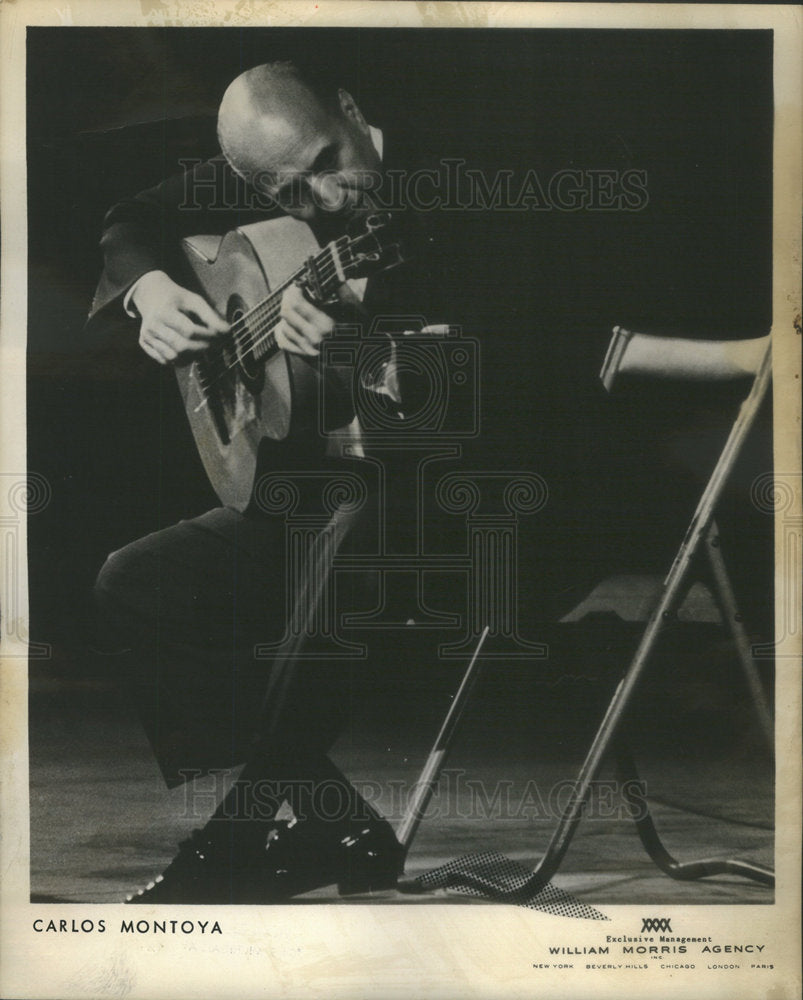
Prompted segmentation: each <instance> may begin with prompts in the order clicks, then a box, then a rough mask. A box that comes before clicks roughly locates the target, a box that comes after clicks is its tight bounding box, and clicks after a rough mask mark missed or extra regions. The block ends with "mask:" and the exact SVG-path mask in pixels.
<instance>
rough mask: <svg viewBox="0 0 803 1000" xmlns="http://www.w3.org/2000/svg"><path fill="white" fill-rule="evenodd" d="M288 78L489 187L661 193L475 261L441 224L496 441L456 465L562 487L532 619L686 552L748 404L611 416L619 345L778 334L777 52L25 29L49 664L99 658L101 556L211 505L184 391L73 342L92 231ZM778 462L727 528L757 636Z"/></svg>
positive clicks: (124, 349) (554, 216)
mask: <svg viewBox="0 0 803 1000" xmlns="http://www.w3.org/2000/svg"><path fill="white" fill-rule="evenodd" d="M294 57H298V58H303V59H306V60H311V61H313V62H316V61H317V62H325V63H326V64H327V66H328V68H329V69H330V70H331V72H332V74H333V75H334V76H337V77H339V78H340V79H341V80H342V83H343V85H344V86H346V87H347V88H348V89H349V90H351V92H352V93H353V94H354V95H355V97H356V98H357V100H358V103H359V104H360V106H361V108H362V110H363V112H364V114H365V116H366V118H367V119H368V121H370V122H371V123H372V124H376V125H377V126H379V127H383V128H387V129H397V128H400V129H404V130H406V131H408V132H412V133H414V134H417V135H420V140H421V145H422V148H424V147H427V148H430V149H435V150H437V152H438V153H439V154H440V155H442V156H459V157H463V158H464V159H465V160H466V161H467V165H468V166H471V167H477V168H481V169H484V170H486V171H488V172H489V173H490V174H493V173H494V172H495V171H496V170H502V169H508V170H513V171H514V174H515V176H517V177H523V175H524V173H525V172H526V171H527V170H528V169H529V168H531V167H534V168H535V169H536V170H537V172H538V174H539V176H540V177H542V178H545V179H548V178H549V176H551V174H552V173H553V172H554V171H556V170H558V169H564V168H579V169H584V168H591V169H627V168H636V169H642V170H645V171H646V172H647V178H648V180H647V186H648V191H649V203H648V205H647V207H646V208H645V209H644V210H642V211H639V212H613V213H611V212H608V213H602V212H588V211H580V212H576V213H567V212H551V213H545V212H523V213H501V212H494V213H484V214H483V215H482V216H481V217H480V218H475V219H473V220H471V224H470V234H471V235H470V239H468V240H466V239H463V238H462V236H461V233H462V230H461V229H460V227H461V226H466V225H467V224H468V223H467V220H465V219H462V220H461V219H456V218H454V217H453V216H448V215H447V214H446V213H444V219H443V224H444V226H446V227H450V226H451V227H453V232H454V233H456V234H457V238H456V239H455V242H456V243H460V244H461V245H462V252H461V255H460V259H459V265H460V267H461V268H464V269H465V272H466V278H465V303H464V305H465V313H466V314H467V315H470V316H471V317H472V323H473V326H472V328H471V330H470V331H469V332H471V333H472V334H475V335H477V336H478V337H479V338H480V340H481V347H482V361H481V376H482V400H481V404H482V415H483V424H482V429H483V433H482V435H481V436H480V438H479V439H477V440H476V441H473V442H470V443H469V444H467V446H466V463H465V464H466V466H467V467H469V468H475V469H488V468H497V469H509V470H510V469H512V470H516V469H530V470H533V471H536V472H539V473H540V474H542V475H543V476H544V477H545V478H546V479H547V482H548V483H549V486H550V501H549V504H548V505H547V508H546V509H545V511H543V512H541V513H539V514H538V515H536V516H534V517H532V518H529V519H525V522H523V524H522V544H523V549H522V552H521V554H520V563H521V566H522V574H523V575H522V582H521V586H522V592H521V593H522V604H523V612H522V613H523V614H524V615H525V617H527V616H529V615H530V614H531V606H532V607H536V606H537V607H539V608H540V609H545V610H542V611H541V612H540V613H542V614H544V615H547V616H548V615H549V614H551V613H552V611H551V610H550V609H551V608H552V605H550V604H549V600H550V599H551V598H552V597H553V596H554V595H561V594H562V595H564V596H565V595H566V594H569V593H573V594H574V593H577V592H579V590H582V588H583V587H584V586H587V585H589V584H591V583H593V582H594V581H595V580H597V579H599V578H600V577H601V576H604V575H606V574H608V573H612V572H622V571H647V572H659V573H660V572H663V571H664V570H665V569H666V568H667V566H668V562H669V560H670V559H671V556H672V554H673V551H674V549H675V548H676V547H677V545H678V543H679V541H680V538H681V537H682V534H683V530H684V528H685V523H686V522H687V520H688V517H689V515H690V513H691V510H692V508H693V504H694V501H695V498H696V496H697V495H698V494H699V491H700V490H701V488H702V485H703V483H704V481H705V478H706V477H707V473H708V470H709V468H710V463H711V461H712V460H713V457H714V456H715V455H716V453H717V450H718V448H719V447H720V445H721V442H722V438H723V435H724V433H725V432H726V429H727V426H728V423H729V421H730V420H731V419H732V415H733V400H734V399H735V398H737V396H738V395H739V392H740V391H741V390H743V388H744V387H741V388H740V387H736V388H735V389H727V390H724V391H719V390H717V392H713V391H712V390H710V389H708V388H706V389H705V390H702V389H690V388H689V387H686V386H684V387H678V386H672V385H660V386H658V385H656V384H654V383H651V384H645V383H643V382H642V383H640V384H633V385H630V386H624V387H623V388H622V390H621V391H618V392H617V394H616V395H615V396H614V397H612V398H607V397H605V396H604V393H603V392H602V390H601V388H600V387H599V384H598V372H599V368H600V364H601V361H602V358H603V356H604V353H605V348H606V346H607V343H608V340H609V338H610V331H611V327H612V326H613V325H614V324H615V323H622V324H624V325H627V326H630V327H634V328H637V329H644V330H648V331H656V332H676V333H680V334H683V335H686V336H701V335H705V336H711V337H718V338H720V337H722V338H731V337H741V336H757V335H761V334H763V333H765V332H766V331H767V330H768V329H769V326H770V322H771V313H770V301H771V230H770V220H771V194H772V161H771V142H772V35H771V32H745V31H742V32H727V31H700V32H687V31H682V32H680V31H678V32H672V31H661V32H639V31H627V32H619V31H544V30H539V31H520V30H517V31H515V32H513V31H492V32H491V31H474V30H472V31H435V30H416V31H396V30H393V31H381V30H375V29H360V30H353V29H348V30H335V29H326V30H313V29H309V30H307V29H304V30H300V29H293V30H277V29H270V30H267V29H265V30H263V29H212V30H207V29H164V30H161V29H77V28H59V29H51V28H40V29H29V32H28V171H29V174H28V185H29V187H28V198H29V204H28V210H29V325H28V351H29V367H28V452H29V467H30V469H31V470H32V471H35V472H37V473H40V474H42V475H44V476H46V477H47V478H48V480H49V481H50V483H51V485H52V489H53V499H52V501H51V502H50V504H49V506H48V507H47V508H46V509H45V510H43V511H41V512H40V513H38V514H36V515H33V516H32V517H31V518H30V525H29V576H30V593H31V617H32V631H33V633H34V638H36V639H40V640H43V641H46V642H50V643H51V644H54V645H56V646H59V645H60V644H67V645H73V644H75V645H76V646H77V647H79V648H80V647H81V646H82V645H83V644H85V643H87V642H90V641H91V638H90V636H91V632H90V630H89V624H90V611H89V608H90V603H89V600H88V594H89V590H90V588H91V583H92V581H93V579H94V575H95V573H96V572H97V569H98V567H99V565H100V563H101V562H102V560H103V558H104V557H105V555H106V554H107V553H108V552H109V551H110V550H112V549H113V548H116V547H119V546H120V545H122V544H124V543H125V542H127V541H130V540H132V539H134V538H136V537H139V536H141V535H142V534H144V533H145V532H147V531H150V530H154V529H156V528H158V527H160V526H163V525H166V524H170V523H172V522H174V521H175V520H177V519H178V518H179V517H182V516H192V515H194V514H197V513H200V512H201V511H203V510H205V509H208V508H209V507H210V506H212V505H214V504H215V502H216V501H215V497H214V495H213V494H212V492H211V490H210V488H209V486H208V485H207V484H206V481H205V478H204V475H203V472H202V470H201V467H200V463H199V462H198V460H197V459H196V457H195V452H194V447H193V445H192V442H191V439H190V436H189V432H188V430H187V428H186V426H185V421H184V416H183V414H182V412H181V408H180V405H179V399H178V393H177V391H176V390H175V386H174V384H173V381H172V375H171V374H170V373H169V372H168V373H165V372H161V371H160V370H158V368H157V366H156V365H154V364H153V363H151V362H150V361H149V360H148V359H147V358H146V357H145V355H144V354H142V353H141V352H140V351H139V350H138V348H137V347H136V345H135V343H133V341H131V342H122V341H121V340H119V339H115V340H109V341H108V342H106V343H100V344H98V343H90V342H89V341H88V338H87V337H86V335H85V334H84V332H83V322H84V319H85V317H86V313H87V311H88V308H89V304H90V301H91V297H92V293H93V290H94V286H95V283H96V281H97V278H98V275H99V272H100V268H101V260H100V255H99V250H98V239H99V235H100V230H101V223H102V219H103V215H104V212H105V211H106V209H107V208H108V207H109V206H110V205H111V204H113V203H114V202H115V201H116V200H118V199H119V198H120V197H122V196H124V195H127V194H131V193H134V192H136V191H138V190H141V189H142V188H144V187H146V186H150V185H152V184H154V183H156V182H157V181H159V180H160V179H162V178H163V177H165V176H167V175H169V174H171V173H174V172H176V171H177V170H178V169H179V165H178V160H179V159H180V158H181V157H197V156H202V157H203V156H207V155H211V154H213V153H215V152H216V149H217V147H216V144H215V138H214V116H215V113H216V109H217V105H218V102H219V99H220V96H221V95H222V92H223V90H224V89H225V87H226V85H227V84H228V83H229V82H230V80H231V79H232V78H233V77H234V76H235V75H237V74H238V73H239V72H241V71H242V70H243V69H246V68H248V67H249V66H252V65H255V64H257V63H260V62H263V61H268V60H270V59H274V58H294ZM466 232H469V230H466ZM413 308H414V307H413ZM769 444H770V439H769V419H768V414H765V420H764V426H763V428H762V429H761V432H760V433H759V435H758V436H757V437H756V439H755V440H754V441H753V443H752V444H751V447H750V448H749V449H748V455H747V456H746V458H745V460H744V461H743V463H742V465H741V466H740V469H739V470H738V472H737V475H736V477H735V480H734V485H733V486H732V487H731V488H730V489H729V491H728V493H727V494H726V497H725V501H724V505H723V507H724V509H723V512H722V515H721V520H722V521H723V530H724V532H725V534H726V536H727V540H728V541H729V542H730V543H731V544H730V551H731V552H732V554H733V556H734V558H732V560H731V562H732V563H733V567H734V570H735V571H736V576H737V584H738V587H739V590H740V595H741V597H742V600H743V602H744V603H745V605H746V607H747V608H748V609H749V616H748V617H749V618H750V619H751V622H755V623H756V626H757V627H759V628H769V624H770V621H771V619H770V601H771V580H772V576H771V566H772V555H771V530H772V524H771V518H769V517H767V516H766V515H760V514H758V513H757V512H756V511H755V510H754V509H753V508H752V507H751V505H750V503H749V484H750V482H751V481H752V478H753V477H754V476H755V475H757V474H758V473H760V472H763V471H766V470H767V469H768V468H769V467H770V461H771V451H770V447H769ZM560 607H561V605H560V601H558V602H557V603H556V604H555V608H557V609H560Z"/></svg>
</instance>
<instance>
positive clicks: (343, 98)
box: [337, 87, 369, 133]
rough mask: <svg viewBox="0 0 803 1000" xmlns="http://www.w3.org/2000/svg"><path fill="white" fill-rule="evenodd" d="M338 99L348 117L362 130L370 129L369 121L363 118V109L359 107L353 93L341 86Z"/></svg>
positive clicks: (341, 108)
mask: <svg viewBox="0 0 803 1000" xmlns="http://www.w3.org/2000/svg"><path fill="white" fill-rule="evenodd" d="M337 99H338V102H339V104H340V110H341V111H342V112H343V114H344V115H345V116H346V118H350V119H351V120H352V121H353V122H354V123H355V124H356V125H357V127H358V128H359V129H360V130H361V131H362V132H365V133H367V132H368V131H369V128H368V122H366V120H365V119H364V118H363V115H362V111H360V109H359V108H358V107H357V102H356V101H355V100H354V98H353V97H352V96H351V94H350V93H349V92H348V91H347V90H343V88H342V87H341V88H340V90H338V92H337Z"/></svg>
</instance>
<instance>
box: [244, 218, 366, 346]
mask: <svg viewBox="0 0 803 1000" xmlns="http://www.w3.org/2000/svg"><path fill="white" fill-rule="evenodd" d="M347 239H348V237H345V236H343V237H340V238H339V239H338V240H335V241H334V242H335V244H337V243H340V242H342V241H344V240H347ZM341 249H349V248H348V247H343V248H340V247H338V256H340V251H341ZM327 252H328V253H329V257H330V262H331V263H330V264H329V265H324V266H323V267H322V268H321V270H319V274H320V275H321V276H322V277H323V280H324V282H326V281H329V280H330V279H331V278H332V277H333V275H334V274H335V273H337V267H336V265H335V264H334V256H333V254H332V251H331V248H330V244H327V246H326V247H324V249H323V250H322V251H321V252H320V254H319V255H318V256H319V257H323V256H324V255H325V254H326V253H327ZM316 260H317V258H316ZM349 263H350V262H349ZM330 267H331V268H332V270H331V271H330V270H329V268H330ZM305 268H306V264H305V265H302V267H300V268H298V270H297V271H295V272H294V273H293V274H291V275H290V276H289V277H288V278H286V279H285V281H284V282H283V283H282V284H281V285H280V286H279V287H278V288H275V289H274V290H273V291H272V292H271V294H270V295H268V296H267V297H266V298H265V299H263V300H262V301H261V302H258V303H257V304H256V305H255V306H254V307H253V308H252V309H250V310H249V311H248V312H246V313H244V314H243V315H242V316H240V317H239V319H237V320H235V322H234V323H232V324H231V326H230V333H231V334H232V335H233V339H234V341H235V342H237V338H238V334H240V333H242V332H245V331H247V329H248V326H249V323H250V322H251V321H252V320H254V319H256V318H257V314H259V313H260V312H263V313H264V312H265V310H266V309H267V308H270V307H272V306H273V305H274V300H275V299H276V297H277V295H278V293H279V292H282V291H284V290H285V289H286V288H287V287H289V285H290V284H291V283H292V282H293V281H295V280H296V279H297V278H298V277H299V276H300V275H302V274H303V273H304V270H305ZM325 272H326V273H325ZM260 318H261V317H260Z"/></svg>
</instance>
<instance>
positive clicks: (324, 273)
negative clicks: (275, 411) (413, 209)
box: [201, 237, 356, 394]
mask: <svg viewBox="0 0 803 1000" xmlns="http://www.w3.org/2000/svg"><path fill="white" fill-rule="evenodd" d="M344 239H345V240H348V237H340V238H339V240H336V241H334V242H335V243H338V242H340V241H341V240H344ZM352 242H356V241H352ZM344 249H345V250H348V251H349V254H351V246H349V245H346V246H345V247H344ZM327 251H328V252H329V256H330V261H331V263H330V264H328V265H322V266H321V268H320V270H319V271H318V274H319V277H320V279H321V280H322V281H323V282H324V283H326V282H328V281H330V280H331V279H332V278H333V277H334V276H335V275H336V274H337V267H336V266H335V263H334V258H333V255H332V253H331V249H330V245H327V246H326V247H324V249H323V250H322V251H321V253H320V254H319V255H318V256H320V257H323V256H324V254H325V253H326V252H327ZM340 256H341V261H342V260H343V257H342V255H340ZM316 260H317V258H316ZM348 263H349V264H350V263H351V261H349V262H348ZM305 267H306V265H304V266H302V267H300V268H299V269H298V270H297V271H296V272H294V274H292V275H291V276H290V277H289V278H287V279H286V280H285V282H284V283H283V284H282V285H280V286H279V287H278V288H277V289H276V290H275V291H274V292H273V293H272V294H271V295H270V296H268V298H267V299H265V300H264V301H263V302H261V303H259V304H257V305H256V306H254V307H253V309H251V310H249V312H248V313H246V314H245V315H243V316H241V317H240V319H239V320H237V321H236V322H235V323H234V324H232V326H231V330H233V328H234V326H235V325H238V326H239V329H238V330H237V332H236V333H235V335H234V336H233V338H232V339H233V341H234V344H235V354H236V355H237V356H236V357H235V360H234V361H232V362H230V363H228V364H225V367H224V368H223V369H222V370H217V371H215V373H214V376H213V377H212V378H210V379H208V380H204V381H202V383H201V387H202V389H203V391H204V394H206V393H208V392H209V390H210V389H211V388H212V387H213V386H215V385H216V384H217V383H218V382H220V381H222V380H223V379H224V378H225V377H226V376H227V375H228V373H229V372H230V371H232V370H234V369H235V368H237V367H238V365H239V364H240V356H239V353H238V352H237V350H236V348H237V347H240V346H242V345H243V343H244V341H245V337H244V336H243V334H245V333H246V332H247V331H248V328H249V324H248V322H247V320H254V319H257V314H259V313H262V315H261V316H259V318H258V323H259V327H262V328H263V329H262V331H260V330H259V328H257V337H256V339H254V338H252V341H251V347H250V348H249V350H248V352H247V353H250V354H252V355H254V356H255V357H256V356H257V355H256V354H255V349H256V348H258V347H260V346H262V345H263V344H265V343H267V342H269V340H270V338H271V336H272V334H273V332H274V330H275V328H276V326H278V322H277V321H278V319H279V318H280V316H281V303H279V305H278V306H277V305H276V298H277V297H278V295H279V293H280V292H284V291H285V290H286V289H287V288H288V287H289V286H290V285H291V284H292V282H293V281H295V280H296V279H297V278H298V277H299V276H300V275H302V274H303V273H304V270H305ZM271 313H272V315H271ZM266 319H267V320H268V323H267V329H265V320H266ZM209 353H210V350H209V349H207V351H205V352H204V354H206V355H209ZM215 353H216V357H214V358H213V359H210V358H209V357H207V358H206V364H207V365H209V366H211V365H213V364H215V362H219V361H223V362H225V361H226V356H225V349H224V348H222V347H218V348H217V349H216V352H215Z"/></svg>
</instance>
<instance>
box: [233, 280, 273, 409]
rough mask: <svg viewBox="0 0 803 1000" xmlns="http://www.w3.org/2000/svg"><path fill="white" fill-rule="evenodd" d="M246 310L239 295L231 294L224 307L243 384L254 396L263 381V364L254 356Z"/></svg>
mask: <svg viewBox="0 0 803 1000" xmlns="http://www.w3.org/2000/svg"><path fill="white" fill-rule="evenodd" d="M247 312H248V309H247V308H246V305H245V303H244V302H243V300H242V299H241V298H240V296H239V295H232V297H231V298H230V299H229V304H228V308H227V309H226V318H227V320H228V321H229V323H230V324H231V327H232V341H233V343H232V347H233V350H234V352H235V355H236V358H237V366H238V368H239V371H240V377H241V379H242V382H243V385H244V386H245V388H246V389H247V390H248V391H249V392H250V393H252V394H253V395H254V396H258V395H259V394H260V392H262V388H263V385H264V382H265V366H264V364H263V363H262V361H261V360H258V359H257V358H255V357H254V339H253V332H252V330H251V328H250V327H249V325H248V323H247V321H245V319H244V317H245V315H246V313H247Z"/></svg>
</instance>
